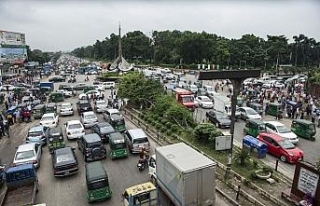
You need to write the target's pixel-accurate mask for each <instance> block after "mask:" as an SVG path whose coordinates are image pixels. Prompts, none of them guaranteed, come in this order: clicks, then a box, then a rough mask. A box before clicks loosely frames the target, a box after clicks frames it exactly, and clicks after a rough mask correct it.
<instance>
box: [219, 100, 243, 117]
mask: <svg viewBox="0 0 320 206" xmlns="http://www.w3.org/2000/svg"><path fill="white" fill-rule="evenodd" d="M213 108H214V110H216V111H219V112H223V113H227V114H228V116H229V117H230V116H231V100H230V98H229V97H227V96H223V95H216V96H214V98H213ZM240 115H241V114H240V112H238V111H237V110H236V119H238V118H239V117H240Z"/></svg>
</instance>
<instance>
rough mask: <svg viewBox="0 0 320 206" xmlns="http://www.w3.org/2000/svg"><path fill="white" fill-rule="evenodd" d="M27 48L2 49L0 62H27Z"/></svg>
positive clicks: (0, 49)
mask: <svg viewBox="0 0 320 206" xmlns="http://www.w3.org/2000/svg"><path fill="white" fill-rule="evenodd" d="M26 58H27V48H1V47H0V62H2V63H15V62H21V61H24V60H26Z"/></svg>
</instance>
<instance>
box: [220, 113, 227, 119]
mask: <svg viewBox="0 0 320 206" xmlns="http://www.w3.org/2000/svg"><path fill="white" fill-rule="evenodd" d="M217 119H229V117H228V115H226V114H217Z"/></svg>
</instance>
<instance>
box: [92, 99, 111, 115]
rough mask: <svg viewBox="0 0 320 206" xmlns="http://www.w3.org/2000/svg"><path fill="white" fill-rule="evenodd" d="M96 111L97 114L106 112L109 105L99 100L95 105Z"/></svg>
mask: <svg viewBox="0 0 320 206" xmlns="http://www.w3.org/2000/svg"><path fill="white" fill-rule="evenodd" d="M94 110H95V111H96V112H97V113H101V112H106V111H107V110H108V103H107V102H106V101H105V100H97V101H95V103H94Z"/></svg>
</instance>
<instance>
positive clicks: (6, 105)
mask: <svg viewBox="0 0 320 206" xmlns="http://www.w3.org/2000/svg"><path fill="white" fill-rule="evenodd" d="M4 105H5V107H6V110H8V109H9V104H8V102H7V101H5V102H4Z"/></svg>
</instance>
